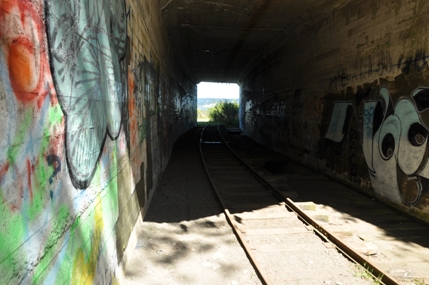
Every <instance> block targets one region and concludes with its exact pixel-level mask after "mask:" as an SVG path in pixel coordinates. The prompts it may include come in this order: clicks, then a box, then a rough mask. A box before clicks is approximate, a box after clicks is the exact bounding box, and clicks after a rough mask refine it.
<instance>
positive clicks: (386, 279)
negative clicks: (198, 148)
mask: <svg viewBox="0 0 429 285" xmlns="http://www.w3.org/2000/svg"><path fill="white" fill-rule="evenodd" d="M218 133H219V135H220V136H221V137H222V141H223V142H224V144H225V145H226V146H227V147H228V149H229V150H230V151H231V153H233V154H234V156H235V157H236V158H237V159H238V160H239V161H240V163H241V164H242V165H243V166H245V167H246V168H247V169H248V170H249V171H250V172H251V173H252V174H253V175H254V177H255V178H256V179H258V180H259V181H260V182H261V183H262V184H263V185H264V186H265V187H266V188H267V189H268V190H270V191H272V192H273V194H275V195H276V196H277V197H278V198H279V199H281V200H282V201H284V202H285V203H286V207H288V208H289V209H290V210H291V211H293V212H295V213H296V214H297V216H298V217H299V218H300V219H301V220H303V221H304V222H305V223H307V224H309V225H311V226H312V227H313V228H314V229H315V230H316V231H317V232H318V233H319V234H320V235H322V236H323V237H324V238H326V239H328V240H329V241H331V242H332V243H333V244H334V245H335V246H336V247H337V249H339V250H340V251H341V252H342V253H343V254H344V255H345V256H347V257H348V258H349V259H351V260H353V261H354V262H356V263H358V264H360V265H361V266H362V267H363V268H364V269H365V270H366V271H368V272H369V273H370V274H371V275H373V276H374V278H376V279H378V280H381V282H383V283H384V284H386V285H400V283H399V281H398V280H396V279H395V278H394V277H393V276H391V275H389V274H388V273H387V272H385V271H383V270H382V269H381V268H380V267H378V266H377V265H376V264H374V263H373V262H371V261H370V260H369V259H367V258H365V256H363V255H361V254H359V253H358V252H356V251H355V250H353V249H352V248H351V247H349V246H348V245H347V244H345V243H344V242H343V241H341V239H340V238H339V237H337V236H336V235H335V234H333V233H331V232H330V231H328V230H327V229H325V228H324V227H323V226H322V225H320V224H319V223H318V222H317V221H316V220H314V219H313V218H311V217H310V216H308V215H307V214H306V213H305V212H304V211H303V210H301V209H300V208H299V207H298V206H297V205H296V204H295V203H294V202H293V201H292V200H291V199H290V198H288V197H285V196H284V195H283V194H282V193H281V191H280V190H278V189H277V187H275V186H273V185H271V184H270V183H269V182H268V181H267V180H266V179H264V178H263V177H262V176H261V175H259V173H257V172H256V171H255V170H254V169H253V168H252V167H251V166H250V165H248V164H247V163H246V162H245V161H244V160H243V159H241V157H240V156H239V155H238V154H237V153H236V152H235V151H234V150H233V149H232V148H231V147H230V146H229V144H228V143H227V142H226V140H225V137H224V136H223V135H222V132H221V131H220V125H218Z"/></svg>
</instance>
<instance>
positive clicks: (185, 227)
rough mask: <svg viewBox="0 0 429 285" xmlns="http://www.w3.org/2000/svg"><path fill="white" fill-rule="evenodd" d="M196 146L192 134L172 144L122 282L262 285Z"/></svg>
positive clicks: (127, 257) (130, 248)
mask: <svg viewBox="0 0 429 285" xmlns="http://www.w3.org/2000/svg"><path fill="white" fill-rule="evenodd" d="M197 150H198V139H195V136H193V135H192V133H188V134H185V135H184V136H182V137H181V138H180V139H179V141H178V142H177V143H176V144H175V146H174V149H173V154H172V157H171V160H170V162H169V164H168V166H167V169H166V171H165V173H164V175H163V177H162V179H161V181H160V184H159V187H158V190H157V192H156V193H155V195H154V197H153V199H152V201H151V203H150V207H149V209H148V212H147V214H146V216H145V218H144V222H142V220H141V217H140V218H139V221H138V222H137V224H136V226H135V229H134V232H133V235H132V238H131V240H130V242H129V245H128V248H127V251H126V254H125V258H124V262H123V265H124V266H123V276H122V278H121V279H122V281H121V284H127V285H131V284H139V285H140V284H154V285H155V284H208V285H210V284H213V285H215V284H216V285H217V284H231V285H234V284H252V285H253V284H255V285H256V284H261V282H260V280H259V278H258V276H257V275H256V273H255V271H254V269H253V267H252V266H251V264H250V262H249V261H248V259H247V257H246V255H245V253H244V251H243V249H242V248H241V247H240V245H239V243H238V241H237V239H236V237H235V235H234V234H233V232H232V230H231V228H230V226H229V225H228V224H227V222H226V220H225V217H224V214H223V212H222V209H221V207H220V205H219V203H218V201H217V198H216V196H214V193H213V190H212V188H211V185H210V182H209V180H208V178H207V177H206V174H205V172H204V168H203V166H202V163H201V160H200V157H199V152H198V151H197ZM184 161H187V162H188V163H186V164H184V163H183V162H184ZM184 165H186V167H184Z"/></svg>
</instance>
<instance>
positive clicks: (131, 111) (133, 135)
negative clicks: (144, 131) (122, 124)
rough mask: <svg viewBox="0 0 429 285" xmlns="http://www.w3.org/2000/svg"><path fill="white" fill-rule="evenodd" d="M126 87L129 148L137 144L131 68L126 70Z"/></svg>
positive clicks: (133, 83) (133, 84) (133, 85)
mask: <svg viewBox="0 0 429 285" xmlns="http://www.w3.org/2000/svg"><path fill="white" fill-rule="evenodd" d="M128 88H129V98H128V116H129V117H128V118H129V125H130V145H131V149H134V147H135V146H136V145H137V137H138V125H137V119H136V110H135V108H136V100H135V98H134V90H135V81H134V75H133V73H132V72H131V70H128Z"/></svg>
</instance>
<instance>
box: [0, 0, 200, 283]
mask: <svg viewBox="0 0 429 285" xmlns="http://www.w3.org/2000/svg"><path fill="white" fill-rule="evenodd" d="M158 6H159V3H158V2H157V1H155V0H152V1H146V2H145V3H144V4H143V3H142V2H141V1H134V0H127V1H114V0H100V1H86V0H72V1H69V0H67V1H66V0H55V1H54V0H46V1H43V0H36V1H29V0H7V1H2V2H1V3H0V27H1V28H0V36H1V39H2V40H1V42H0V116H1V124H0V216H1V217H2V219H1V222H0V280H1V282H0V283H2V284H30V283H35V284H92V283H94V284H117V282H118V274H119V273H118V270H117V268H118V263H120V262H121V259H122V253H123V250H124V249H125V247H126V245H127V241H128V238H129V236H130V232H131V230H132V228H133V226H134V224H135V222H136V220H137V218H138V216H139V214H140V213H141V212H144V207H146V206H147V201H148V200H149V199H150V197H151V195H152V194H153V191H154V189H155V188H156V185H157V181H158V179H159V178H160V175H161V173H162V172H163V170H164V168H165V167H166V164H167V161H168V159H169V156H170V152H171V149H172V145H173V143H174V142H175V141H176V139H177V138H178V136H180V134H182V133H183V132H184V131H186V130H187V129H189V128H190V127H192V126H194V125H195V123H196V85H195V84H194V83H193V82H192V81H191V80H189V79H188V78H187V77H186V76H185V75H184V74H182V73H181V72H180V71H179V69H178V67H177V66H175V64H174V61H173V58H172V55H171V54H170V52H169V49H168V44H167V41H166V35H165V34H164V30H163V29H162V28H161V27H162V25H161V23H160V22H159V21H160V20H159V17H155V16H154V15H158V14H159V7H158ZM154 38H156V40H153V39H154Z"/></svg>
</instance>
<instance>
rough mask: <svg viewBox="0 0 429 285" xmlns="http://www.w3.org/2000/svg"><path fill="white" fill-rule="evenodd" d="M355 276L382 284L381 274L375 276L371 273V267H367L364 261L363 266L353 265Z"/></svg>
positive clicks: (378, 284) (377, 284)
mask: <svg viewBox="0 0 429 285" xmlns="http://www.w3.org/2000/svg"><path fill="white" fill-rule="evenodd" d="M354 275H355V277H359V278H361V279H366V280H372V282H373V283H374V284H376V285H381V284H384V283H383V282H382V281H381V280H382V279H383V276H384V275H383V274H379V275H378V276H375V275H374V273H373V269H372V268H370V267H369V265H367V264H366V263H364V265H363V266H361V265H359V264H356V265H355V274H354Z"/></svg>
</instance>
